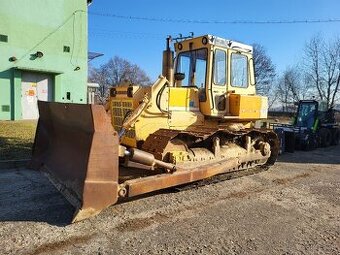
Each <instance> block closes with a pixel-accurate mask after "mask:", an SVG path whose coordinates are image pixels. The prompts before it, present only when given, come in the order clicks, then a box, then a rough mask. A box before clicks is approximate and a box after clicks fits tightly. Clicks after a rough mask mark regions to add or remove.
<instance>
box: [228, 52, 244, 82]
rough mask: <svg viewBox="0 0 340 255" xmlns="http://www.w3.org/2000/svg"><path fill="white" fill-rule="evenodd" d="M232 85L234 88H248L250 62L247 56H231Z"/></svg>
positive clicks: (233, 54)
mask: <svg viewBox="0 0 340 255" xmlns="http://www.w3.org/2000/svg"><path fill="white" fill-rule="evenodd" d="M231 85H232V86H234V87H240V88H246V87H248V60H247V56H245V55H242V54H238V53H232V54H231Z"/></svg>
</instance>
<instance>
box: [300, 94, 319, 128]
mask: <svg viewBox="0 0 340 255" xmlns="http://www.w3.org/2000/svg"><path fill="white" fill-rule="evenodd" d="M317 117H318V102H316V101H314V100H301V101H300V102H299V106H298V111H297V116H296V122H295V125H296V126H297V127H306V128H313V126H314V124H315V121H316V119H317Z"/></svg>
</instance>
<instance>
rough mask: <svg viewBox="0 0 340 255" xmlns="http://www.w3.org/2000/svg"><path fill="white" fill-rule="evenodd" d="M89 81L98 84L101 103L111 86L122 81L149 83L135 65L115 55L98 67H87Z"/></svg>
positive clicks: (144, 74)
mask: <svg viewBox="0 0 340 255" xmlns="http://www.w3.org/2000/svg"><path fill="white" fill-rule="evenodd" d="M89 81H90V82H96V83H98V84H99V89H98V92H97V93H96V96H97V98H98V99H99V102H100V103H101V104H105V103H106V101H107V99H108V96H109V90H110V88H111V87H114V86H118V85H119V84H121V83H122V82H129V83H131V84H136V85H141V86H145V85H149V84H150V78H149V77H148V76H147V75H146V73H145V72H144V71H143V70H142V69H141V68H140V67H139V66H137V65H135V64H131V63H130V62H129V61H127V60H125V59H123V58H120V57H118V56H115V57H113V58H111V59H110V60H109V61H108V62H107V63H106V64H104V65H102V66H100V67H99V68H93V67H92V68H91V67H90V69H89Z"/></svg>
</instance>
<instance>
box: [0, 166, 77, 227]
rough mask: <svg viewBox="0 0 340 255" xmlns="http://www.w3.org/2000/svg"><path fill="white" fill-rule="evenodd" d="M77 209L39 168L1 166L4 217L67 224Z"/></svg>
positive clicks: (0, 201)
mask: <svg viewBox="0 0 340 255" xmlns="http://www.w3.org/2000/svg"><path fill="white" fill-rule="evenodd" d="M73 212H74V209H73V207H72V206H71V205H70V204H69V203H68V202H67V201H66V199H65V198H64V197H63V196H62V195H61V194H60V193H59V192H58V191H57V190H56V189H55V188H54V186H53V185H52V184H51V183H50V182H49V181H48V179H47V178H46V177H45V176H43V175H42V174H41V172H39V171H34V170H28V169H21V170H20V169H18V170H13V169H9V170H0V221H34V222H47V223H49V224H51V225H57V226H64V225H67V224H69V223H70V222H71V219H72V216H73Z"/></svg>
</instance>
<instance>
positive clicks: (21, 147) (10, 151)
mask: <svg viewBox="0 0 340 255" xmlns="http://www.w3.org/2000/svg"><path fill="white" fill-rule="evenodd" d="M36 126H37V121H24V120H22V121H0V160H15V159H29V158H30V157H31V150H32V145H33V142H34V135H35V129H36Z"/></svg>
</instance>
